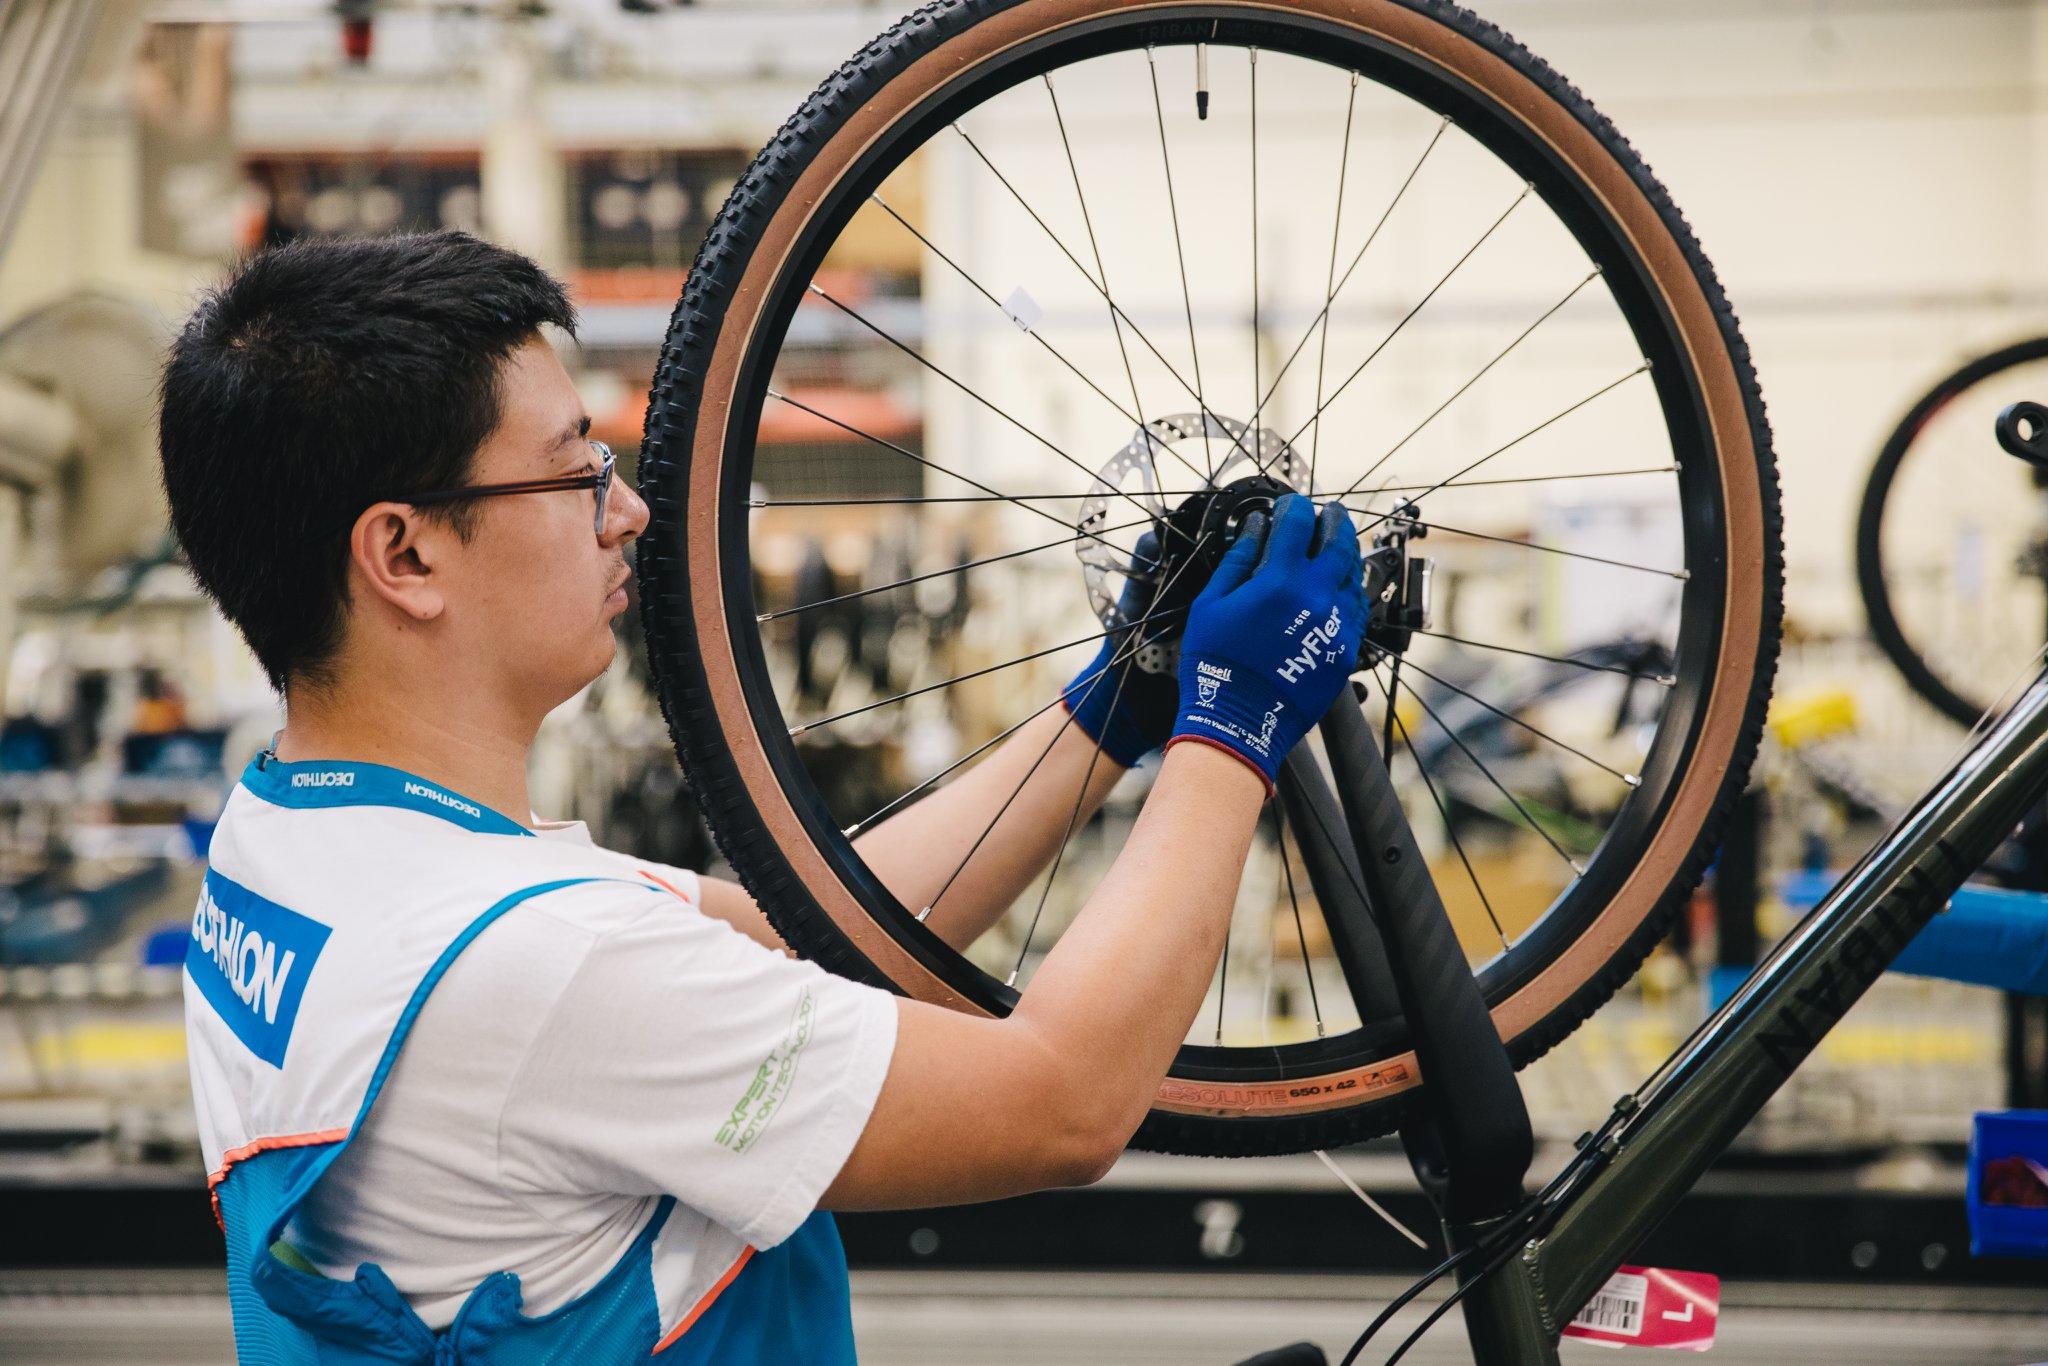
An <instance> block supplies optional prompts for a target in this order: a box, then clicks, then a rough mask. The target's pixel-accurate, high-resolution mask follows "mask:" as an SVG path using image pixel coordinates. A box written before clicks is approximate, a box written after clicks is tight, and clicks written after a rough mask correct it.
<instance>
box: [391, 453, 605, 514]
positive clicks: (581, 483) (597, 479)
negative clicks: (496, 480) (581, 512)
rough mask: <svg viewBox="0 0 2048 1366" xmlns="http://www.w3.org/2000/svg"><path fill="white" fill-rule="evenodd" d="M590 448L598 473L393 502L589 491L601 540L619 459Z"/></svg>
mask: <svg viewBox="0 0 2048 1366" xmlns="http://www.w3.org/2000/svg"><path fill="white" fill-rule="evenodd" d="M586 439H587V438H586ZM589 445H590V449H592V450H593V451H596V452H597V457H598V465H597V469H596V470H595V471H594V472H593V473H590V474H566V475H563V476H561V477H560V478H556V479H522V480H520V481H519V482H518V483H514V484H472V485H470V486H468V487H467V488H459V489H435V490H433V491H431V492H428V493H409V494H407V495H406V496H405V497H403V498H394V499H392V501H393V502H395V503H410V504H412V505H413V506H414V507H422V506H425V505H427V504H429V503H456V502H460V501H462V500H463V499H465V498H496V497H498V496H499V495H501V494H509V493H561V492H565V491H567V490H570V489H591V490H593V491H594V492H595V493H596V494H597V515H596V516H594V517H592V518H591V521H590V529H591V530H592V531H593V532H594V533H595V534H597V535H599V536H602V535H604V509H605V504H606V503H607V502H608V501H609V500H610V498H611V494H612V467H613V466H615V465H617V464H618V461H619V458H618V457H617V456H615V455H613V454H612V448H611V447H610V446H607V445H605V444H604V442H602V441H590V442H589Z"/></svg>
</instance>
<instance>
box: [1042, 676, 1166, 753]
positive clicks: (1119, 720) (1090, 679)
mask: <svg viewBox="0 0 2048 1366" xmlns="http://www.w3.org/2000/svg"><path fill="white" fill-rule="evenodd" d="M1116 686H1117V680H1116V679H1115V678H1114V677H1111V676H1108V675H1107V673H1106V672H1105V671H1104V670H1101V669H1096V670H1092V671H1090V670H1083V671H1082V673H1081V675H1080V676H1079V677H1078V678H1076V679H1075V680H1074V681H1073V682H1071V683H1069V684H1067V686H1066V689H1065V690H1064V691H1063V692H1061V693H1060V705H1061V706H1063V707H1065V708H1066V709H1067V714H1068V715H1069V716H1071V717H1073V719H1074V724H1075V725H1076V726H1077V727H1079V728H1080V730H1081V733H1082V734H1084V735H1086V736H1087V737H1088V738H1089V739H1091V740H1093V741H1094V742H1095V745H1096V747H1097V748H1098V749H1100V750H1101V751H1102V752H1103V754H1104V755H1105V756H1106V757H1108V758H1109V759H1110V761H1111V762H1113V763H1117V764H1121V765H1122V766H1123V767H1125V768H1136V767H1137V766H1138V761H1139V760H1140V759H1142V758H1144V757H1145V756H1146V755H1147V754H1148V753H1150V752H1151V751H1152V749H1153V746H1152V745H1150V744H1147V743H1146V741H1145V737H1144V735H1143V734H1141V733H1140V732H1139V729H1138V726H1137V723H1136V722H1134V721H1133V720H1131V718H1130V717H1129V716H1127V715H1126V714H1125V711H1124V708H1123V707H1121V706H1116V707H1112V706H1110V700H1111V699H1112V698H1115V697H1116Z"/></svg>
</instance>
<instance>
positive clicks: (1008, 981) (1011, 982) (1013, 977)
mask: <svg viewBox="0 0 2048 1366" xmlns="http://www.w3.org/2000/svg"><path fill="white" fill-rule="evenodd" d="M1003 985H1004V986H1006V987H1013V986H1016V985H1017V974H1016V972H1015V971H1014V970H1012V971H1011V973H1010V975H1009V976H1008V977H1005V978H1004V979H1003Z"/></svg>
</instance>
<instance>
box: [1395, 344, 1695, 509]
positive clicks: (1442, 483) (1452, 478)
mask: <svg viewBox="0 0 2048 1366" xmlns="http://www.w3.org/2000/svg"><path fill="white" fill-rule="evenodd" d="M1649 368H1650V363H1649V362H1648V361H1644V362H1643V363H1642V364H1641V365H1638V366H1637V367H1636V368H1635V369H1633V370H1631V371H1629V372H1628V373H1627V374H1625V375H1623V376H1622V377H1621V378H1620V379H1617V380H1610V381H1608V382H1607V383H1606V384H1603V385H1601V386H1600V387H1599V388H1598V389H1595V390H1594V391H1593V392H1592V393H1590V394H1587V395H1586V396H1585V397H1584V398H1582V399H1580V400H1579V401H1578V402H1576V403H1574V404H1571V405H1570V406H1569V407H1566V408H1563V409H1560V410H1559V411H1557V412H1555V413H1552V414H1551V415H1550V416H1549V417H1546V418H1544V419H1543V420H1542V421H1541V422H1539V423H1537V424H1536V425H1535V426H1533V427H1531V428H1529V430H1527V431H1525V432H1523V433H1522V434H1521V435H1520V436H1518V437H1515V438H1514V439H1513V440H1511V441H1509V442H1507V443H1506V444H1505V445H1500V446H1495V447H1494V448H1493V449H1492V450H1490V451H1488V452H1487V453H1486V454H1485V455H1482V456H1480V457H1479V458H1478V459H1477V460H1474V461H1473V462H1472V463H1471V464H1469V465H1467V466H1465V467H1464V468H1463V469H1460V470H1456V471H1454V472H1452V473H1451V474H1448V475H1446V476H1444V478H1442V479H1440V480H1439V481H1437V482H1436V483H1434V484H1431V485H1429V486H1427V487H1426V488H1424V489H1423V490H1422V492H1421V494H1419V495H1418V496H1417V497H1416V498H1415V499H1414V500H1412V501H1415V502H1420V501H1421V500H1422V498H1425V497H1427V496H1429V495H1430V494H1432V493H1435V492H1436V491H1437V490H1438V489H1448V488H1466V487H1473V486H1477V485H1481V484H1488V483H1499V484H1512V483H1518V482H1528V483H1535V482H1537V481H1536V480H1534V479H1530V480H1526V481H1520V480H1514V479H1497V480H1487V479H1474V480H1471V481H1469V483H1466V482H1460V481H1463V480H1464V478H1465V476H1466V475H1468V474H1470V473H1472V471H1474V470H1476V469H1478V468H1479V467H1480V466H1481V465H1484V464H1485V463H1486V462H1487V461H1489V460H1491V459H1493V458H1494V457H1495V456H1497V455H1502V454H1505V453H1506V452H1508V451H1511V450H1513V449H1514V448H1515V447H1517V446H1519V445H1521V444H1522V443H1523V442H1524V441H1527V440H1528V439H1529V438H1530V437H1532V436H1534V435H1536V433H1538V432H1540V431H1542V430H1543V429H1544V428H1546V427H1548V426H1550V425H1551V424H1552V423H1554V422H1559V421H1562V420H1563V419H1565V418H1567V417H1570V416H1571V415H1572V414H1573V413H1576V412H1577V411H1578V410H1579V409H1581V408H1583V407H1585V406H1586V405H1587V404H1589V403H1591V402H1592V401H1593V400H1594V399H1596V398H1600V397H1601V396H1603V395H1605V394H1611V393H1613V392H1614V391H1615V390H1616V389H1619V388H1620V387H1621V386H1622V385H1624V384H1626V383H1628V382H1629V381H1630V380H1632V379H1634V378H1635V377H1636V376H1637V375H1641V374H1645V373H1647V372H1648V371H1649ZM1679 468H1680V466H1679V464H1678V462H1677V461H1675V460H1674V461H1673V462H1672V463H1671V464H1670V465H1668V466H1664V467H1661V469H1664V470H1671V471H1675V470H1677V469H1679ZM1658 472H1660V471H1659V470H1657V469H1649V470H1616V471H1615V473H1616V474H1655V473H1658ZM1557 477H1558V478H1561V479H1568V478H1592V477H1594V476H1591V475H1559V476H1557ZM1379 491H1381V492H1387V493H1404V492H1407V491H1408V490H1406V489H1384V490H1379Z"/></svg>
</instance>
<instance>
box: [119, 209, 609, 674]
mask: <svg viewBox="0 0 2048 1366" xmlns="http://www.w3.org/2000/svg"><path fill="white" fill-rule="evenodd" d="M549 323H552V324H553V325H555V326H556V327H558V328H561V329H562V330H563V331H565V332H573V331H574V328H575V314H574V311H573V310H572V309H571V308H570V305H569V302H568V299H567V297H566V296H565V295H564V293H563V290H562V287H561V285H560V284H559V283H557V282H556V281H555V280H554V279H552V278H551V277H550V276H548V275H547V273H546V272H544V271H542V270H541V269H540V268H539V267H538V266H536V265H534V264H533V262H531V261H529V260H527V259H526V258H525V257H523V256H520V255H518V254H516V253H514V252H510V251H506V250H504V249H503V248H500V247H495V246H492V245H490V244H489V243H486V242H481V241H478V240H477V239H475V238H473V237H469V236H466V235H464V234H461V233H434V234H429V235H422V236H406V237H384V238H376V239H371V240H364V241H308V240H302V241H300V242H297V243H294V244H293V245H291V246H288V247H284V248H281V249H279V250H277V251H272V252H267V253H265V254H263V255H260V256H257V257H254V258H252V259H251V260H250V261H249V262H248V263H247V264H245V265H244V266H242V267H241V268H240V269H239V270H238V271H236V272H235V274H234V275H233V276H232V277H231V278H229V279H228V280H227V281H226V283H224V284H222V285H221V286H220V287H219V288H217V289H215V290H213V291H211V292H210V293H208V294H207V295H206V296H205V297H204V298H202V299H201V301H200V303H199V306H198V307H197V309H195V310H194V312H193V314H192V317H191V319H190V320H189V321H188V322H187V323H186V325H185V328H184V331H183V332H182V334H181V335H180V336H179V338H178V340H177V342H176V343H175V345H174V346H173V347H172V351H171V357H170V361H169V363H168V365H167V366H166V367H165V370H164V381H163V412H162V421H161V428H160V435H161V443H162V452H163V466H164V486H165V489H166V490H167V492H168V493H169V496H170V506H171V520H172V524H173V526H174V527H175V529H176V531H177V534H178V539H179V541H180V542H181V543H182V544H183V546H184V549H185V554H186V558H187V560H188V561H189V562H190V564H191V566H192V570H193V573H194V574H195V575H196V576H197V578H198V580H199V583H200V585H201V587H203V588H204V589H205V590H206V592H207V593H208V594H209V595H210V596H212V597H213V599H214V600H215V601H216V602H218V603H219V604H220V607H221V610H222V612H223V613H225V614H226V616H227V617H228V619H229V620H230V621H232V622H234V623H235V625H236V626H237V627H238V628H239V629H240V630H241V632H242V634H243V636H244V637H245V638H246V639H247V640H248V642H249V645H250V647H251V648H252V649H253V650H254V651H255V652H256V657H257V659H258V660H259V661H260V662H261V664H262V665H263V668H264V671H265V672H266V673H267V674H268V675H269V676H270V679H271V682H272V683H273V684H275V685H276V686H277V687H278V688H279V690H280V691H284V690H287V689H288V688H289V689H293V690H298V689H312V690H325V689H331V688H333V687H335V686H337V685H339V684H341V683H342V682H343V681H344V679H345V675H347V673H348V671H349V670H351V669H352V668H357V667H370V668H380V669H382V668H390V667H392V666H393V665H394V664H403V665H406V666H408V667H413V668H432V669H439V670H445V671H446V674H447V675H448V676H454V675H460V676H462V677H464V678H465V679H467V680H469V682H470V683H471V684H472V685H482V686H488V687H491V688H494V689H501V690H504V691H505V692H506V693H507V694H508V695H507V697H506V699H505V700H508V701H512V702H514V703H516V704H517V705H518V706H520V707H521V708H523V709H530V708H531V707H539V708H540V709H541V710H545V709H546V708H547V707H550V706H553V705H554V704H555V703H557V702H559V701H561V700H562V699H563V698H565V697H567V696H568V695H570V694H571V693H573V692H575V691H576V689H578V688H580V687H582V686H583V685H584V684H585V683H587V682H589V681H590V679H592V678H594V677H595V676H596V675H597V674H598V673H600V672H602V671H603V669H604V667H605V665H606V664H608V663H609V662H610V660H611V656H612V651H613V648H614V646H613V642H612V637H611V630H610V623H611V620H612V618H614V617H616V616H617V615H618V612H619V610H620V609H621V607H622V605H623V599H622V598H620V597H615V596H613V589H614V588H616V587H618V586H619V585H620V584H621V583H622V582H623V580H624V578H625V575H626V567H625V558H624V548H625V545H626V542H628V541H629V540H631V539H632V538H633V537H634V536H636V535H638V534H639V532H640V531H641V530H642V529H643V528H644V527H645V525H646V507H645V505H643V504H642V503H641V502H640V500H639V499H638V498H637V497H635V496H634V495H633V493H632V491H631V490H630V489H627V488H625V487H624V486H623V484H622V483H617V482H615V483H614V485H613V487H612V490H611V496H610V500H609V507H608V510H607V513H606V520H605V525H604V526H603V527H602V528H601V529H599V530H598V531H597V532H596V533H595V534H593V529H592V524H591V517H592V511H593V503H594V500H595V494H594V493H593V492H591V491H589V490H581V491H567V492H564V491H555V492H545V493H534V494H527V495H520V496H508V497H490V498H474V499H462V500H458V501H454V502H448V503H427V504H422V505H420V506H414V505H412V504H410V503H408V502H406V501H405V500H406V498H407V497H408V496H412V495H419V494H424V493H428V492H432V491H436V490H443V489H453V488H466V487H470V486H481V485H490V484H503V483H513V482H518V481H524V480H535V479H547V478H552V477H557V476H569V475H576V474H580V473H584V472H587V471H591V470H594V469H595V467H596V465H597V455H596V453H595V451H594V450H593V448H592V447H591V446H590V444H589V443H588V441H587V440H585V435H586V433H587V432H588V429H589V419H588V417H587V416H586V415H585V413H584V411H583V406H582V404H581V402H580V401H579V400H578V398H577V396H576V391H575V389H574V387H573V386H572V385H571V384H570V381H569V377H568V375H567V374H566V373H565V372H564V371H563V369H562V366H561V363H560V361H559V360H558V359H557V358H556V356H555V352H554V349H553V347H551V346H550V345H549V344H548V342H547V341H546V340H545V339H544V338H543V337H542V335H541V333H540V328H541V327H542V325H543V324H549ZM415 681H416V680H415ZM392 682H393V683H394V684H396V685H398V686H404V685H405V683H406V682H407V680H403V679H394V680H392Z"/></svg>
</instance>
